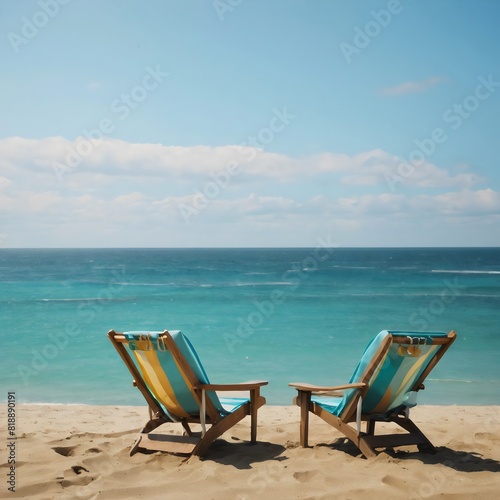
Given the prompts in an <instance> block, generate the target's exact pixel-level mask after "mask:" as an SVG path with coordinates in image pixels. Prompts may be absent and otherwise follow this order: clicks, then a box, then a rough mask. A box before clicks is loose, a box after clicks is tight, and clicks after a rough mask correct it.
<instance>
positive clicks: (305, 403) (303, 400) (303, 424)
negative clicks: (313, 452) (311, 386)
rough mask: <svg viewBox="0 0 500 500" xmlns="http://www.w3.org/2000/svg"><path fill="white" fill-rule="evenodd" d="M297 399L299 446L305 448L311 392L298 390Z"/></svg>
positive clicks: (306, 444)
mask: <svg viewBox="0 0 500 500" xmlns="http://www.w3.org/2000/svg"><path fill="white" fill-rule="evenodd" d="M297 401H298V403H299V405H300V446H302V447H303V448H307V446H308V442H309V408H310V406H311V393H310V392H306V391H298V397H297Z"/></svg>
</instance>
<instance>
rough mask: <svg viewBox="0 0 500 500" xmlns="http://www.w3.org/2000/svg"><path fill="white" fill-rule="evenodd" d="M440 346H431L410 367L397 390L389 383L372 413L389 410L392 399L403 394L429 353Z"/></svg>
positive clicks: (402, 367) (400, 368) (401, 367)
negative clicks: (393, 389) (392, 388)
mask: <svg viewBox="0 0 500 500" xmlns="http://www.w3.org/2000/svg"><path fill="white" fill-rule="evenodd" d="M438 348H439V346H432V347H430V348H429V351H427V353H425V354H424V355H422V356H421V357H420V358H419V359H418V361H417V362H416V363H415V364H414V365H413V366H412V367H411V368H410V370H408V373H407V374H406V375H405V377H404V378H403V380H402V382H401V384H400V385H399V387H398V388H397V390H395V391H394V392H393V391H392V390H391V383H389V386H388V387H387V391H386V392H385V394H384V395H383V396H382V398H381V400H380V402H379V403H378V404H377V406H375V408H373V409H372V410H371V412H370V413H383V412H385V411H386V410H387V408H388V407H389V405H390V404H391V403H392V401H394V400H395V399H396V398H397V397H398V396H399V395H400V394H401V392H402V391H403V390H405V387H406V384H407V383H408V381H410V380H411V378H412V377H413V376H414V374H415V372H416V371H418V370H419V369H420V367H421V366H422V364H423V363H424V362H426V361H427V359H428V358H429V355H431V354H433V353H434V352H435V351H436V349H438ZM402 369H404V366H403V365H402V366H400V367H399V370H402ZM399 370H398V371H399ZM398 371H396V373H394V377H395V376H396V375H397V372H398ZM394 377H393V378H392V380H394Z"/></svg>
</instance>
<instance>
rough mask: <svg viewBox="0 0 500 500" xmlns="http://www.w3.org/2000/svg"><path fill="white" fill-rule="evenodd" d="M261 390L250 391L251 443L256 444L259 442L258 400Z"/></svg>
mask: <svg viewBox="0 0 500 500" xmlns="http://www.w3.org/2000/svg"><path fill="white" fill-rule="evenodd" d="M259 392H260V391H259V389H253V390H251V391H250V441H251V442H252V443H255V442H256V441H257V410H258V409H259V408H258V406H257V400H258V398H259Z"/></svg>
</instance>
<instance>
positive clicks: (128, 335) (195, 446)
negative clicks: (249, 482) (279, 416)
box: [108, 330, 267, 455]
mask: <svg viewBox="0 0 500 500" xmlns="http://www.w3.org/2000/svg"><path fill="white" fill-rule="evenodd" d="M108 337H109V339H110V340H111V342H112V343H113V345H114V346H115V348H116V350H117V351H118V353H119V354H120V356H121V358H122V359H123V361H124V362H125V364H126V365H127V368H128V369H129V370H130V373H131V374H132V377H133V379H134V380H133V385H134V386H136V387H137V388H138V389H139V390H140V391H141V393H142V395H143V396H144V398H145V399H146V401H147V403H148V405H149V412H150V420H149V421H148V422H147V424H146V425H145V426H144V428H143V429H142V430H141V432H140V435H139V437H138V439H137V441H136V443H135V444H134V446H133V447H132V450H131V452H130V455H133V454H134V453H136V452H137V451H138V450H144V449H146V450H155V451H165V452H169V453H176V454H183V455H203V454H204V453H205V452H206V451H207V449H208V447H209V446H210V444H211V443H212V442H213V441H214V440H215V439H217V438H218V437H219V436H220V435H221V434H223V433H224V432H226V431H227V430H228V429H229V428H231V427H233V426H234V425H235V424H236V423H238V422H239V421H240V420H242V419H243V418H244V417H245V416H247V415H250V417H251V423H250V440H251V441H252V442H255V441H256V439H257V410H258V408H260V407H261V406H262V405H263V404H265V402H266V400H265V399H264V398H263V397H262V396H261V395H260V388H261V387H262V386H263V385H266V384H267V382H264V381H258V382H245V383H241V384H211V383H210V382H209V381H208V377H207V375H206V373H205V370H204V369H203V366H202V364H201V362H200V359H199V358H198V355H197V354H196V351H195V350H194V347H193V346H192V344H191V342H190V341H189V339H188V338H187V337H186V336H185V335H184V334H183V333H182V332H180V331H172V332H168V331H166V330H165V331H164V332H125V333H117V332H115V331H114V330H111V331H110V332H109V333H108ZM215 391H249V397H247V398H234V397H229V398H222V397H221V398H219V397H218V395H217V393H216V392H215ZM167 422H179V423H180V424H181V425H182V427H183V428H184V431H185V432H184V435H173V434H150V433H151V431H153V430H154V429H156V428H157V427H159V426H160V425H162V424H164V423H167ZM192 423H195V424H200V425H201V432H198V433H194V432H192V430H191V428H190V425H189V424H192ZM207 426H210V427H207Z"/></svg>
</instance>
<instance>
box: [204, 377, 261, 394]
mask: <svg viewBox="0 0 500 500" xmlns="http://www.w3.org/2000/svg"><path fill="white" fill-rule="evenodd" d="M268 383H269V382H268V381H267V380H251V381H249V382H241V383H239V384H202V385H198V386H196V387H195V389H204V390H205V391H250V390H252V389H257V388H259V387H261V386H263V385H267V384H268Z"/></svg>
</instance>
